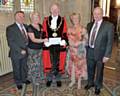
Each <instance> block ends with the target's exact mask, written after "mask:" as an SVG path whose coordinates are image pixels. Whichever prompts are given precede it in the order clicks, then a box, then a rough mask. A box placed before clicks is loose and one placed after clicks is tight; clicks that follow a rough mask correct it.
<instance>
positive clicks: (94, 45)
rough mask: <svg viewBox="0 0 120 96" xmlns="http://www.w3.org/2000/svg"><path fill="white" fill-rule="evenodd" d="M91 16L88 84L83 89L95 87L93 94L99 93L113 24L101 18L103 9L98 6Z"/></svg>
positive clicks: (111, 39)
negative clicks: (92, 20) (92, 19)
mask: <svg viewBox="0 0 120 96" xmlns="http://www.w3.org/2000/svg"><path fill="white" fill-rule="evenodd" d="M93 17H94V22H90V23H88V25H87V30H88V35H89V39H88V46H87V68H88V84H87V85H86V86H85V89H86V90H88V89H89V88H91V87H95V94H96V95H99V94H100V89H101V88H102V83H103V69H104V64H105V63H106V62H107V61H108V60H109V58H110V56H111V53H112V44H113V34H114V32H113V30H114V26H113V24H111V23H110V22H108V21H104V20H103V10H102V9H101V8H100V7H96V8H95V9H94V11H93ZM95 75H96V76H95Z"/></svg>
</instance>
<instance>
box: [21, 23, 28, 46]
mask: <svg viewBox="0 0 120 96" xmlns="http://www.w3.org/2000/svg"><path fill="white" fill-rule="evenodd" d="M20 27H21V33H22V35H23V37H24V39H25V43H26V44H27V43H28V37H27V34H25V29H24V26H23V25H22V24H21V25H20Z"/></svg>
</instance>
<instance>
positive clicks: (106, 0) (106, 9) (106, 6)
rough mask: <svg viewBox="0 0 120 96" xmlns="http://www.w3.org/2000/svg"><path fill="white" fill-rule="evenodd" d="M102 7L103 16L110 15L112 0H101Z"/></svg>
mask: <svg viewBox="0 0 120 96" xmlns="http://www.w3.org/2000/svg"><path fill="white" fill-rule="evenodd" d="M99 3H100V7H101V8H102V9H103V16H107V17H109V13H110V0H100V2H99Z"/></svg>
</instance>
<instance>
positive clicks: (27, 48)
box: [6, 3, 114, 95]
mask: <svg viewBox="0 0 120 96" xmlns="http://www.w3.org/2000/svg"><path fill="white" fill-rule="evenodd" d="M50 13H51V14H50V16H48V17H45V18H44V21H43V24H42V25H41V24H40V15H39V13H37V12H32V13H31V14H30V20H31V24H30V25H26V24H24V20H25V14H24V12H23V11H17V12H16V13H15V16H14V17H15V23H14V24H12V25H9V26H8V27H7V28H6V36H7V41H8V46H9V47H10V52H9V56H10V57H11V61H12V66H13V75H14V80H15V83H16V85H17V88H18V89H22V85H23V84H24V83H26V84H29V83H30V82H32V83H33V84H40V83H42V82H44V81H45V82H46V86H47V87H50V86H51V84H52V82H53V80H54V79H55V81H56V84H57V86H58V87H61V86H62V82H61V79H62V74H64V72H65V70H67V72H68V74H69V76H70V80H71V82H70V84H69V87H72V86H73V85H74V84H75V82H76V80H77V82H78V89H80V88H81V80H82V79H85V80H87V81H88V82H87V85H86V86H85V89H86V90H88V89H90V88H91V87H95V94H97V95H98V94H99V93H100V89H101V88H102V83H103V69H104V64H105V63H106V62H107V61H108V60H109V58H110V56H111V52H112V43H113V34H114V33H113V29H114V27H113V24H111V23H110V22H108V21H104V20H103V10H102V9H101V8H100V7H96V8H95V9H94V10H93V18H94V21H93V22H90V23H88V25H87V28H85V27H83V26H82V25H81V23H80V19H81V18H80V14H78V13H73V14H71V16H70V21H71V24H72V25H71V26H70V27H68V28H67V24H66V20H65V17H61V16H60V8H59V5H58V4H56V3H55V4H52V5H51V7H50ZM65 67H66V69H65ZM28 78H29V79H30V80H31V81H29V80H28Z"/></svg>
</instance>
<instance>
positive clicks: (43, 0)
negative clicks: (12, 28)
mask: <svg viewBox="0 0 120 96" xmlns="http://www.w3.org/2000/svg"><path fill="white" fill-rule="evenodd" d="M48 1H49V2H48ZM53 2H57V3H59V4H60V7H61V15H62V16H66V18H67V22H68V25H69V24H70V21H69V15H70V14H71V13H72V12H78V13H80V14H81V19H82V20H81V23H82V24H83V25H85V26H86V24H87V23H88V22H89V21H90V16H91V6H90V4H91V0H84V1H83V0H35V10H36V11H38V12H39V13H40V14H41V23H42V20H43V18H44V16H48V15H49V6H50V5H51V3H53ZM14 3H15V5H14V12H9V13H7V12H1V11H0V32H3V31H5V29H6V26H8V25H9V24H11V23H13V22H14V15H13V14H14V13H15V11H17V10H20V4H19V0H15V1H14ZM26 22H27V23H30V21H29V14H26Z"/></svg>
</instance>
